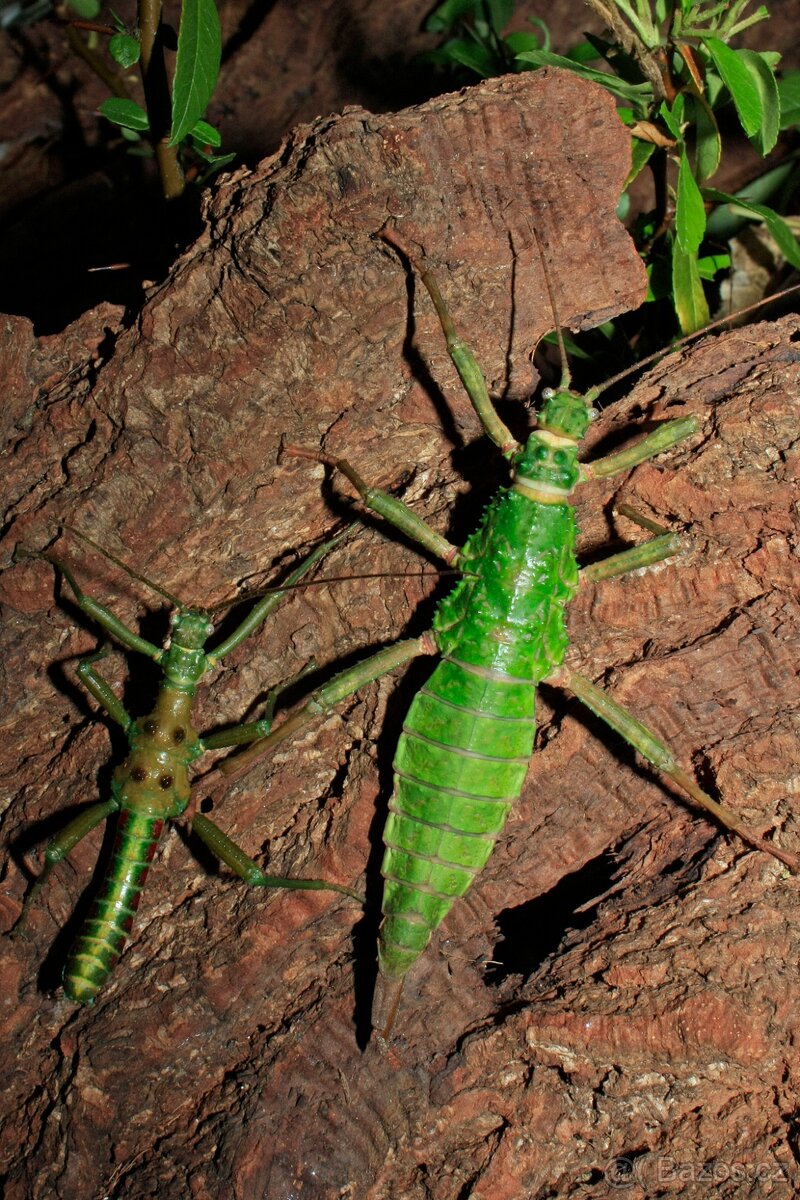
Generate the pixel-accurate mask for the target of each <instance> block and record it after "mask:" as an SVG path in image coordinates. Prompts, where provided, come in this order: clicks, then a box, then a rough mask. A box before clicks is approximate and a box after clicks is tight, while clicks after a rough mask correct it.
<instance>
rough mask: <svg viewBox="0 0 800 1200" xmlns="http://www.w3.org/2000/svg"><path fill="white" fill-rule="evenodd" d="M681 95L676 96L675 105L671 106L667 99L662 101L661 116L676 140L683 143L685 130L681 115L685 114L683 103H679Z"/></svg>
mask: <svg viewBox="0 0 800 1200" xmlns="http://www.w3.org/2000/svg"><path fill="white" fill-rule="evenodd" d="M679 99H680V97H679V96H676V98H675V101H676V102H675V105H674V107H673V108H670V107H669V105H668V104H667V102H666V100H662V101H661V105H660V107H659V110H658V112H659V116H660V117H661V120H662V121H663V122H664V124H665V125H666V127H667V129H668V130H669V131H670V133H671V134H672V136H673V137H674V138H675V141H676V142H678V143H679V144H681V143H682V142H683V130H682V129H681V117H682V116H683V104H680V105H678V103H677V101H678V100H679Z"/></svg>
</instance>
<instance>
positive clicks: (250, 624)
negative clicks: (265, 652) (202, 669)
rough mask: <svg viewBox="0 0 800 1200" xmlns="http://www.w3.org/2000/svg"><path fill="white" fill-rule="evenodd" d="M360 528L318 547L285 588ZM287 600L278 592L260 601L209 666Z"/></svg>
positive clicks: (217, 649) (215, 652)
mask: <svg viewBox="0 0 800 1200" xmlns="http://www.w3.org/2000/svg"><path fill="white" fill-rule="evenodd" d="M358 528H359V526H358V523H357V522H354V523H353V524H352V525H348V526H347V528H346V529H343V530H342V531H341V532H340V533H337V534H336V535H335V537H332V538H328V540H327V541H325V542H322V543H321V544H320V545H319V546H317V548H316V550H312V551H311V553H310V554H309V555H307V556H306V557H305V558H304V559H303V560H302V561H301V562H300V563H299V565H298V566H296V567H295V569H294V570H293V571H291V572H290V573H289V574H288V575H287V577H286V580H285V586H286V587H287V588H290V587H292V586H293V585H294V584H295V583H298V582H299V581H300V580H301V579H302V578H303V576H304V575H306V574H307V573H308V572H309V571H310V570H311V568H312V567H314V566H316V564H317V563H318V562H319V561H320V560H321V559H323V558H324V557H325V555H326V554H329V553H330V552H331V550H334V549H335V548H336V547H337V546H340V545H341V544H342V542H344V541H346V539H347V538H349V537H350V536H351V534H352V533H353V532H354V530H356V529H358ZM285 598H286V593H285V592H282V591H276V592H272V593H271V594H270V595H269V596H264V598H263V599H262V600H259V602H258V604H256V605H255V607H254V608H253V609H252V610H251V611H250V612H249V613H248V614H247V616H246V617H245V619H244V620H243V621H242V623H241V624H240V625H239V626H238V627H237V628H236V629H234V631H233V633H232V634H231V635H230V637H228V638H226V639H225V641H224V642H221V643H220V644H219V646H217V647H215V649H214V650H213V652H212V653H211V654H209V655H208V661H209V665H213V664H214V663H218V662H219V661H220V660H221V659H223V658H224V657H225V655H226V654H230V652H231V650H235V649H236V647H237V646H239V645H241V643H242V642H243V641H244V640H245V638H248V637H249V636H250V634H251V633H253V632H255V630H256V629H258V627H259V625H261V624H262V622H263V621H265V620H266V619H267V617H268V616H269V615H270V613H272V612H273V610H274V609H276V608H277V607H278V605H279V604H280V603H281V601H282V600H285Z"/></svg>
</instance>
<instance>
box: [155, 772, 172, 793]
mask: <svg viewBox="0 0 800 1200" xmlns="http://www.w3.org/2000/svg"><path fill="white" fill-rule="evenodd" d="M158 786H159V787H160V788H161V790H162V791H163V792H166V791H167V790H168V789H169V788H171V787H172V776H171V775H162V776H161V778H160V779H159V781H158Z"/></svg>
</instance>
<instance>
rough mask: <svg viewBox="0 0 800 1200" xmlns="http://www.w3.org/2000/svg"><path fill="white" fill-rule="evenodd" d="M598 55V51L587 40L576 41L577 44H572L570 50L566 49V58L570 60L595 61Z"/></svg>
mask: <svg viewBox="0 0 800 1200" xmlns="http://www.w3.org/2000/svg"><path fill="white" fill-rule="evenodd" d="M600 57H601V56H600V54H599V53H598V51H597V50H596V49H595V48H594V46H593V45H592V44H591V42H588V41H587V42H578V44H577V46H573V48H572V49H571V50H568V51H567V58H568V59H569V60H570V62H576V63H588V62H597V60H598V58H600Z"/></svg>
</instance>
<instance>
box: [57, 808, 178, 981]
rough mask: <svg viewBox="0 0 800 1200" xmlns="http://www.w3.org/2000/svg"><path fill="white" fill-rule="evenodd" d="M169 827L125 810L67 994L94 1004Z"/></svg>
mask: <svg viewBox="0 0 800 1200" xmlns="http://www.w3.org/2000/svg"><path fill="white" fill-rule="evenodd" d="M163 827H164V822H163V820H162V819H161V818H160V817H152V816H147V815H143V814H139V813H135V812H131V811H130V810H126V809H123V810H122V811H121V812H120V814H119V817H118V825H117V836H116V839H115V841H114V849H113V852H112V855H111V862H110V863H109V867H108V871H107V873H106V877H105V879H104V880H103V884H102V887H101V888H100V892H99V894H98V895H97V897H96V898H95V900H94V902H93V904H92V909H91V912H90V913H89V916H88V917H87V919H86V922H85V924H84V926H83V929H82V930H81V933H80V936H79V937H78V940H77V941H76V943H75V945H74V946H73V948H72V950H71V951H70V954H69V957H68V959H67V962H66V966H65V967H64V991H65V992H66V994H67V995H68V996H69V998H70V999H71V1000H75V1001H77V1003H79V1004H91V1003H92V1001H93V1000H94V998H95V996H96V995H97V992H98V991H99V990H100V988H101V987H102V986H103V984H104V983H105V981H106V979H107V978H108V976H109V974H110V972H111V970H112V968H113V966H114V964H115V962H116V961H117V959H118V958H119V956H120V954H121V953H122V948H123V946H124V945H125V942H126V941H127V939H128V935H129V934H130V931H131V926H132V924H133V918H134V916H135V915H136V909H137V908H138V906H139V897H140V896H141V894H142V888H143V887H144V882H145V880H146V878H147V872H148V870H149V868H150V863H151V862H152V860H153V855H154V854H155V851H156V846H157V845H158V839H159V838H160V836H161V830H162V829H163Z"/></svg>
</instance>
